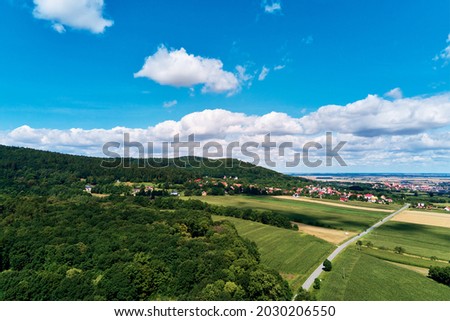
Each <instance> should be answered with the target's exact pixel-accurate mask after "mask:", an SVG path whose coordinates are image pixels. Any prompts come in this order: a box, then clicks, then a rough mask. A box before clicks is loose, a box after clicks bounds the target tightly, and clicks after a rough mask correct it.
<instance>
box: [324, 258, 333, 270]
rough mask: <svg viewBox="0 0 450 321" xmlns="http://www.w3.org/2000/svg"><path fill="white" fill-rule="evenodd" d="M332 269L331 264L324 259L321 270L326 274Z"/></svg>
mask: <svg viewBox="0 0 450 321" xmlns="http://www.w3.org/2000/svg"><path fill="white" fill-rule="evenodd" d="M332 268H333V265H332V264H331V261H330V260H328V259H326V260H325V262H323V270H324V271H326V272H329V271H331V269H332Z"/></svg>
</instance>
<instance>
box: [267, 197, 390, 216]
mask: <svg viewBox="0 0 450 321" xmlns="http://www.w3.org/2000/svg"><path fill="white" fill-rule="evenodd" d="M274 197H275V198H280V199H286V200H294V201H301V202H310V203H318V204H323V205H330V206H336V207H346V208H353V209H357V210H364V211H372V212H386V213H391V212H393V211H394V210H386V209H382V208H374V207H363V206H354V205H347V204H345V203H342V204H339V203H332V202H325V201H320V200H315V199H311V198H305V197H292V196H274Z"/></svg>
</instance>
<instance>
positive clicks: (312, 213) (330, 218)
mask: <svg viewBox="0 0 450 321" xmlns="http://www.w3.org/2000/svg"><path fill="white" fill-rule="evenodd" d="M190 198H191V199H198V200H201V201H203V202H208V203H211V204H216V205H222V206H234V207H240V208H242V207H244V208H251V209H259V210H271V211H274V212H278V213H281V214H284V215H286V216H287V217H288V218H289V219H290V220H291V221H294V222H298V223H304V224H308V225H314V226H321V227H328V228H334V229H340V230H347V231H355V232H360V231H362V230H365V229H367V228H368V227H370V226H372V225H373V224H375V223H376V222H377V221H379V220H380V219H382V218H383V217H385V216H386V215H387V214H388V213H386V212H379V211H373V210H370V211H369V210H367V211H366V210H364V209H354V208H347V207H337V206H332V205H325V204H320V203H315V202H299V201H296V200H288V199H279V198H275V197H270V196H206V197H190Z"/></svg>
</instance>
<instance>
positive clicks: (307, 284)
mask: <svg viewBox="0 0 450 321" xmlns="http://www.w3.org/2000/svg"><path fill="white" fill-rule="evenodd" d="M409 205H410V204H405V206H403V207H402V208H401V209H399V210H398V211H396V212H394V213H392V214H390V215H388V216H386V217H385V218H383V219H382V220H381V221H378V222H377V223H375V224H374V225H372V226H371V227H369V228H368V229H367V230H365V231H364V232H362V233H360V234H358V235H356V236H354V237H352V238H351V239H349V240H348V241H346V242H345V243H342V244H341V245H339V246H338V247H337V248H336V249H335V250H334V251H333V253H331V254H330V256H328V257H327V259H328V260H330V261H333V259H334V258H335V257H336V256H337V255H338V254H339V253H341V252H342V251H343V250H345V249H346V248H347V247H348V246H349V245H350V244H354V243H355V242H356V241H357V240H359V239H360V238H361V237H363V236H365V235H367V234H368V233H370V232H372V231H373V230H374V229H376V228H377V227H379V226H381V225H383V224H384V223H386V222H387V221H389V220H390V219H391V218H393V217H394V216H395V215H397V214H399V213H400V212H402V211H404V210H406V209H407V208H408V207H409ZM322 271H323V263H322V264H320V266H318V267H317V269H315V270H314V272H313V273H312V274H311V275H310V276H309V278H308V279H307V280H306V281H305V283H303V285H302V287H303V288H304V289H305V290H309V288H310V287H311V285H312V284H313V282H314V280H315V279H316V278H318V277H319V276H320V273H322ZM294 299H295V296H294Z"/></svg>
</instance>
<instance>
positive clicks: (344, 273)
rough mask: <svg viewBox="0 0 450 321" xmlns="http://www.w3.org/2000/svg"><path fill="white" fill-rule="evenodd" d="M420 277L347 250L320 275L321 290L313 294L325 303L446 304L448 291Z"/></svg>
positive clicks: (362, 253)
mask: <svg viewBox="0 0 450 321" xmlns="http://www.w3.org/2000/svg"><path fill="white" fill-rule="evenodd" d="M421 273H422V271H413V270H411V269H410V268H405V267H403V266H400V265H394V264H392V263H391V262H386V261H383V260H381V259H378V258H375V257H372V256H369V255H367V254H365V253H364V251H357V250H356V249H355V248H349V249H347V250H346V251H345V252H344V253H342V254H341V255H340V256H339V257H337V258H336V260H335V261H334V262H333V270H332V271H331V272H323V273H322V274H321V279H322V284H321V289H320V290H314V293H315V294H316V296H317V298H318V299H319V300H325V301H335V300H337V301H340V300H346V301H359V300H361V301H365V300H373V301H390V300H391V301H409V300H411V301H422V300H423V301H432V300H433V301H439V300H441V301H443V300H450V287H448V286H445V285H443V284H439V283H437V282H435V281H433V280H431V279H429V278H427V277H426V276H424V275H423V274H421Z"/></svg>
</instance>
